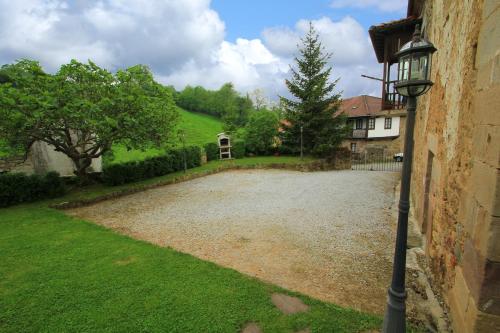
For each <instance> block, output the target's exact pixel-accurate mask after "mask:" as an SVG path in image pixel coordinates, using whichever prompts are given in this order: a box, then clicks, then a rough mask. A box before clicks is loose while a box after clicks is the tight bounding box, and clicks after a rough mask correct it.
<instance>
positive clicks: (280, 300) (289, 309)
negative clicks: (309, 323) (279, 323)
mask: <svg viewBox="0 0 500 333" xmlns="http://www.w3.org/2000/svg"><path fill="white" fill-rule="evenodd" d="M271 300H272V302H273V304H274V305H275V306H276V307H277V308H278V309H279V310H280V311H281V312H282V313H283V314H285V315H290V314H295V313H299V312H306V311H309V306H308V305H306V304H304V302H302V300H301V299H300V298H297V297H293V296H289V295H285V294H280V293H273V294H272V295H271ZM241 333H262V330H261V329H260V327H259V325H258V324H257V323H248V324H247V325H246V326H245V327H244V328H243V330H242V331H241ZM295 333H310V330H309V328H305V329H303V330H300V331H297V332H295Z"/></svg>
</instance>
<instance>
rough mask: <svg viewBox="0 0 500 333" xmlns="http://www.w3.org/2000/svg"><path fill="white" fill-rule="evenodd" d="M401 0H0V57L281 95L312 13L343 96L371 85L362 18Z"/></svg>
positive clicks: (396, 7)
mask: <svg viewBox="0 0 500 333" xmlns="http://www.w3.org/2000/svg"><path fill="white" fill-rule="evenodd" d="M406 4H407V0H308V1H303V0H288V1H286V0H267V1H264V0H212V1H210V0H147V1H146V0H142V1H140V0H22V1H11V0H0V64H8V63H13V62H14V61H16V60H17V59H21V58H30V59H34V60H37V61H39V62H40V63H41V64H42V66H43V67H44V69H45V70H46V71H47V72H56V71H57V70H58V68H59V67H60V66H61V65H62V64H64V63H68V62H69V61H70V60H71V59H77V60H79V61H82V62H86V61H87V60H89V59H90V60H92V61H94V62H96V63H97V64H98V65H99V66H101V67H104V68H107V69H108V70H110V71H115V70H117V69H120V68H127V67H129V66H133V65H135V64H145V65H148V66H149V67H150V68H151V70H152V71H153V73H154V75H155V78H156V79H157V80H158V81H159V82H161V83H163V84H166V85H174V86H175V87H176V88H177V89H178V90H180V89H183V88H184V87H185V86H186V85H192V86H194V85H202V86H204V87H206V88H209V89H218V88H219V87H220V86H221V85H222V84H224V83H225V82H232V83H233V84H234V86H235V88H236V89H237V90H238V91H240V92H241V93H247V92H252V91H254V90H255V89H260V90H262V91H263V92H264V93H265V95H267V96H268V98H270V99H271V100H275V99H276V96H277V95H287V92H286V86H285V83H284V81H285V79H286V78H289V77H290V67H289V66H290V65H292V66H293V57H294V56H295V55H296V54H297V44H298V43H299V41H300V37H301V36H303V35H304V33H305V32H306V31H307V29H308V24H309V22H312V24H313V25H314V27H315V29H316V30H317V31H318V33H319V34H320V39H321V41H322V43H323V46H324V47H325V52H329V53H332V57H331V59H330V63H329V65H330V66H332V67H333V71H332V78H331V79H332V80H334V79H337V78H339V81H338V85H337V92H340V93H342V96H343V97H344V98H347V97H351V96H356V95H360V94H370V95H380V90H381V88H380V83H379V82H377V81H373V80H369V79H365V78H362V77H361V74H367V75H371V76H377V77H380V76H381V72H382V65H380V64H378V63H377V62H376V60H375V55H374V52H373V48H372V45H371V42H370V40H369V37H368V28H369V27H370V26H371V25H374V24H379V23H382V22H387V21H391V20H395V19H399V18H402V17H404V16H405V14H406Z"/></svg>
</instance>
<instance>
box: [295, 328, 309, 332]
mask: <svg viewBox="0 0 500 333" xmlns="http://www.w3.org/2000/svg"><path fill="white" fill-rule="evenodd" d="M295 333H311V329H309V328H304V329H303V330H300V331H297V332H295Z"/></svg>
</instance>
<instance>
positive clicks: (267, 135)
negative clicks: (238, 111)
mask: <svg viewBox="0 0 500 333" xmlns="http://www.w3.org/2000/svg"><path fill="white" fill-rule="evenodd" d="M278 121H279V120H278V115H277V114H276V113H275V112H271V111H267V110H261V111H259V112H255V113H253V114H252V115H251V116H250V121H249V122H248V123H247V125H246V127H245V129H246V134H245V142H246V151H247V152H248V153H253V154H256V155H268V154H270V153H272V151H273V146H274V144H275V140H276V138H277V136H278Z"/></svg>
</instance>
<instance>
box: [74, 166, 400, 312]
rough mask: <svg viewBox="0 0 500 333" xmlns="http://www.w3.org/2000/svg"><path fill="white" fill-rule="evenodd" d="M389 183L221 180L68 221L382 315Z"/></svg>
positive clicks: (386, 176) (358, 178) (342, 176)
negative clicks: (84, 221)
mask: <svg viewBox="0 0 500 333" xmlns="http://www.w3.org/2000/svg"><path fill="white" fill-rule="evenodd" d="M397 179H398V174H397V173H387V172H385V173H384V172H369V171H328V172H310V173H302V172H295V171H283V170H240V171H228V172H223V173H219V174H215V175H211V176H207V177H203V178H198V179H195V180H191V181H187V182H184V183H179V184H174V185H169V186H164V187H161V188H156V189H152V190H148V191H145V192H141V193H136V194H132V195H129V196H126V197H122V198H118V199H114V200H109V201H104V202H101V203H98V204H95V205H92V206H88V207H82V208H77V209H72V210H69V211H68V212H69V214H71V215H74V216H78V217H82V218H85V219H88V220H92V221H95V222H97V223H99V224H102V225H105V226H107V227H110V228H113V229H116V230H118V231H119V232H121V233H124V234H127V235H131V236H133V237H135V238H139V239H143V240H147V241H150V242H153V243H155V244H159V245H162V246H169V247H172V248H175V249H177V250H179V251H182V252H187V253H191V254H193V255H194V256H197V257H199V258H202V259H206V260H210V261H213V262H216V263H218V264H220V265H223V266H227V267H231V268H234V269H236V270H238V271H241V272H243V273H246V274H249V275H252V276H255V277H258V278H260V279H263V280H266V281H269V282H272V283H275V284H278V285H280V286H282V287H285V288H288V289H292V290H296V291H299V292H302V293H305V294H308V295H311V296H313V297H316V298H319V299H322V300H326V301H330V302H334V303H337V304H339V305H343V306H349V307H352V308H356V309H359V310H364V311H368V312H373V313H383V311H384V307H385V300H386V289H387V286H388V284H389V281H390V272H391V261H392V251H393V238H394V228H395V226H394V225H393V223H392V222H391V221H392V219H391V206H392V205H393V200H394V186H395V185H396V182H397Z"/></svg>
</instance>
